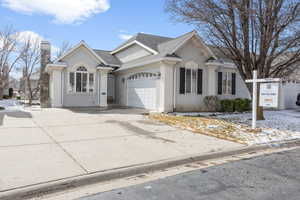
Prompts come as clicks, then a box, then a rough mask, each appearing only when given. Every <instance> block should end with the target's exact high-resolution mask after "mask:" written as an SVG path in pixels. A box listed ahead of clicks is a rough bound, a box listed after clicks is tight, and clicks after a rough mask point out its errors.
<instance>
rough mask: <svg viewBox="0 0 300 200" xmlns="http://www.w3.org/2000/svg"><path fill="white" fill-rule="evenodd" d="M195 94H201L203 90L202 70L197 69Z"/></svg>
mask: <svg viewBox="0 0 300 200" xmlns="http://www.w3.org/2000/svg"><path fill="white" fill-rule="evenodd" d="M197 88H198V90H197V94H202V90H203V70H202V69H198V80H197Z"/></svg>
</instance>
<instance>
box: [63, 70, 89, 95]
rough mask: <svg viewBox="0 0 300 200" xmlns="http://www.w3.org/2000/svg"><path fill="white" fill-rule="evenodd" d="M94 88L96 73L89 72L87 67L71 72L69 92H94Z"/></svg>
mask: <svg viewBox="0 0 300 200" xmlns="http://www.w3.org/2000/svg"><path fill="white" fill-rule="evenodd" d="M94 88H95V81H94V73H89V72H88V71H87V69H86V68H85V67H83V66H81V67H78V68H77V70H76V72H70V73H69V93H88V92H90V93H93V92H94Z"/></svg>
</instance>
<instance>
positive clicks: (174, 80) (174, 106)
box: [173, 65, 177, 111]
mask: <svg viewBox="0 0 300 200" xmlns="http://www.w3.org/2000/svg"><path fill="white" fill-rule="evenodd" d="M176 72H177V67H176V65H175V66H174V70H173V88H174V91H173V111H176V91H177V82H176V79H177V76H176V74H177V73H176Z"/></svg>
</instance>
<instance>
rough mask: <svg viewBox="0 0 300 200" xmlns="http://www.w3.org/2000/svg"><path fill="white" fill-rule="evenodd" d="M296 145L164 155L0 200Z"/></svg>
mask: <svg viewBox="0 0 300 200" xmlns="http://www.w3.org/2000/svg"><path fill="white" fill-rule="evenodd" d="M297 146H300V140H295V141H290V142H286V143H279V144H276V145H272V144H271V145H270V144H266V145H256V146H250V147H242V148H238V149H232V150H229V151H225V152H215V153H208V154H196V155H189V156H184V157H177V158H174V159H167V160H162V161H157V162H152V163H145V164H141V165H137V166H132V167H127V168H121V169H113V170H109V171H102V172H95V173H90V174H86V175H82V176H77V177H72V178H66V179H62V180H59V181H50V182H47V183H42V184H37V185H33V186H28V187H23V188H19V189H14V190H10V191H7V192H2V193H1V192H0V199H1V200H19V199H28V198H33V197H36V196H40V195H45V194H50V193H55V192H58V191H63V190H66V189H72V188H76V187H80V186H85V185H90V184H94V183H98V182H103V181H108V180H113V179H118V178H124V177H129V176H134V175H137V174H142V173H146V172H151V171H159V170H163V169H166V168H170V167H175V166H180V165H184V164H188V163H192V162H199V161H205V160H211V159H218V158H222V157H228V156H233V155H239V154H245V153H251V152H254V151H255V152H256V151H263V150H267V149H279V148H283V147H297Z"/></svg>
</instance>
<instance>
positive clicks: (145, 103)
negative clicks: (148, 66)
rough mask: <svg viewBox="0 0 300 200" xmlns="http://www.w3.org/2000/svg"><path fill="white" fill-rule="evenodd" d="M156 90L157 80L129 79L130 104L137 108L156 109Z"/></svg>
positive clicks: (128, 93)
mask: <svg viewBox="0 0 300 200" xmlns="http://www.w3.org/2000/svg"><path fill="white" fill-rule="evenodd" d="M156 91H157V90H156V80H153V79H135V80H128V83H127V95H128V96H127V97H128V106H130V107H136V108H145V109H149V110H154V109H156Z"/></svg>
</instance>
